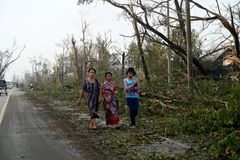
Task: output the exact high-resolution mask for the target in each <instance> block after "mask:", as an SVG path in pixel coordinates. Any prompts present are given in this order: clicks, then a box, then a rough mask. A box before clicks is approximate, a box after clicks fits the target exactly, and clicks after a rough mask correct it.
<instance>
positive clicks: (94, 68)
mask: <svg viewBox="0 0 240 160" xmlns="http://www.w3.org/2000/svg"><path fill="white" fill-rule="evenodd" d="M91 70H93V71H94V72H95V73H96V69H95V68H89V69H88V73H89V72H90V71H91Z"/></svg>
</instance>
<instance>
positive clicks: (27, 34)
mask: <svg viewBox="0 0 240 160" xmlns="http://www.w3.org/2000/svg"><path fill="white" fill-rule="evenodd" d="M222 1H223V0H222ZM226 1H227V2H235V3H236V2H237V1H238V0H226ZM226 1H224V2H226ZM198 2H199V3H201V4H203V5H206V4H207V6H210V5H211V4H213V3H215V0H199V1H198ZM120 13H121V11H120V10H119V9H116V8H114V7H110V6H109V5H106V4H105V5H102V3H98V6H96V5H95V4H93V5H91V6H78V5H77V0H0V22H1V27H0V50H5V49H7V48H11V46H12V44H13V42H14V40H16V41H17V45H18V48H19V49H20V48H21V47H22V46H23V45H24V44H26V49H25V50H24V53H23V54H22V56H21V58H20V59H19V60H17V61H16V62H15V63H14V64H12V65H11V66H10V67H9V69H8V70H7V72H6V76H5V79H6V80H11V79H12V77H13V75H14V74H16V75H18V76H20V78H21V75H23V73H24V71H26V70H28V71H31V64H30V59H31V58H33V57H39V56H40V55H41V56H42V57H46V58H48V59H49V60H50V61H52V62H53V61H54V57H55V55H56V53H57V51H58V49H59V48H58V47H57V46H56V43H58V42H61V40H62V39H64V38H66V37H67V35H72V34H74V35H75V37H77V35H79V32H80V26H81V25H80V24H81V20H82V19H87V22H88V23H89V24H90V34H91V35H92V36H94V37H96V36H97V34H99V33H101V34H103V33H111V34H112V39H113V41H115V42H116V44H118V47H120V48H124V43H126V40H123V38H122V37H121V36H120V34H130V33H132V29H131V27H129V25H130V24H129V23H128V22H126V21H124V20H123V18H119V14H120ZM127 41H128V40H127Z"/></svg>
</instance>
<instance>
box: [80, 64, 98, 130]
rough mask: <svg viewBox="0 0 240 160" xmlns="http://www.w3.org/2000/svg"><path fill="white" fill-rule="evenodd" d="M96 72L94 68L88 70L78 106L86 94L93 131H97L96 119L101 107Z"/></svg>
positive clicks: (90, 125)
mask: <svg viewBox="0 0 240 160" xmlns="http://www.w3.org/2000/svg"><path fill="white" fill-rule="evenodd" d="M95 74H96V70H95V69H94V68H90V69H89V70H88V75H87V78H86V79H85V80H84V82H83V85H82V89H81V91H80V97H79V99H78V102H77V105H80V104H81V99H82V97H83V95H84V93H86V97H87V104H88V108H89V112H90V118H91V120H90V124H89V127H90V128H91V129H96V128H97V125H96V119H97V118H99V116H98V113H97V112H98V106H99V101H98V100H99V95H100V84H99V82H98V80H97V79H96V78H95Z"/></svg>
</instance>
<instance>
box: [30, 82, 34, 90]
mask: <svg viewBox="0 0 240 160" xmlns="http://www.w3.org/2000/svg"><path fill="white" fill-rule="evenodd" d="M30 90H31V91H32V90H33V84H32V82H31V83H30Z"/></svg>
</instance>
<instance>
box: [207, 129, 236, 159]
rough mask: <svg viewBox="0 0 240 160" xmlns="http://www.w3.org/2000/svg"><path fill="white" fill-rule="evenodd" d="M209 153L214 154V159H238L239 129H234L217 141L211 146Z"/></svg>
mask: <svg viewBox="0 0 240 160" xmlns="http://www.w3.org/2000/svg"><path fill="white" fill-rule="evenodd" d="M210 154H215V155H214V156H215V157H216V159H219V158H223V157H224V158H225V159H233V160H237V159H240V131H235V132H232V133H230V134H229V135H227V136H226V137H224V138H223V139H221V140H220V141H218V142H217V143H216V144H215V145H213V146H212V147H211V152H210Z"/></svg>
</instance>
